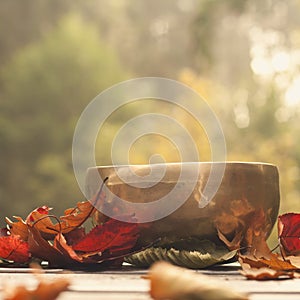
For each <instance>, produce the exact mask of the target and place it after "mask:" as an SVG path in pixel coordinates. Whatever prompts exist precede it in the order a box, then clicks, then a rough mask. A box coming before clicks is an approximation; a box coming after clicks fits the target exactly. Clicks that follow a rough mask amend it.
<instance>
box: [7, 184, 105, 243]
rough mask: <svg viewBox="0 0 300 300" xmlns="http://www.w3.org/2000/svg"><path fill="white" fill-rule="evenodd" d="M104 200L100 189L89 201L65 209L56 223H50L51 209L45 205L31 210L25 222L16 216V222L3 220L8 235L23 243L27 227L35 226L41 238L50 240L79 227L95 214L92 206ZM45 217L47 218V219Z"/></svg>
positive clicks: (26, 234)
mask: <svg viewBox="0 0 300 300" xmlns="http://www.w3.org/2000/svg"><path fill="white" fill-rule="evenodd" d="M104 198H105V195H104V193H103V192H102V188H100V190H99V192H98V193H97V194H96V195H95V196H94V197H93V198H92V199H91V200H90V201H83V202H78V203H77V205H76V207H74V208H68V209H66V210H65V214H64V215H63V216H61V217H60V218H59V219H58V221H59V222H56V223H53V222H52V219H51V215H50V214H49V212H50V211H51V209H52V208H49V207H48V206H45V205H44V206H41V207H38V208H36V209H35V210H33V211H32V212H31V213H30V214H29V215H28V216H27V218H26V219H25V221H24V220H23V219H22V218H21V217H16V216H14V219H16V221H12V220H10V219H9V218H6V219H5V220H6V223H7V224H8V226H9V228H10V229H9V230H10V233H11V234H13V235H19V236H20V237H21V239H22V240H24V241H27V239H28V227H27V225H31V226H35V227H36V228H37V229H38V230H39V231H40V233H41V234H42V236H44V237H46V238H51V237H54V236H55V235H56V234H57V233H59V232H61V233H68V232H71V231H72V230H75V229H76V228H78V227H80V226H81V225H82V224H83V223H84V222H85V221H86V220H87V219H88V218H89V217H90V216H91V215H92V214H93V213H94V212H95V208H94V206H95V205H96V204H97V203H98V202H99V201H102V200H103V199H104ZM47 216H49V217H48V218H47ZM54 217H55V216H54ZM55 218H56V217H55ZM56 219H57V218H56Z"/></svg>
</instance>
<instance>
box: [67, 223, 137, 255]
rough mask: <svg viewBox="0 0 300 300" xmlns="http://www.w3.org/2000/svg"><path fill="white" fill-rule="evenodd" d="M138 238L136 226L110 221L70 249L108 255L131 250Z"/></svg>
mask: <svg viewBox="0 0 300 300" xmlns="http://www.w3.org/2000/svg"><path fill="white" fill-rule="evenodd" d="M137 238H138V224H136V223H127V222H122V221H118V220H116V219H110V220H109V221H107V222H106V223H104V224H103V225H97V226H96V227H95V228H94V229H92V230H91V232H89V233H88V234H87V235H86V236H85V237H84V238H83V239H81V240H80V241H79V242H77V243H75V244H74V245H73V246H72V247H73V249H74V250H76V251H82V252H104V251H105V250H109V252H110V253H113V252H119V251H122V250H125V251H126V250H128V249H130V248H132V247H133V246H134V245H135V243H136V241H137Z"/></svg>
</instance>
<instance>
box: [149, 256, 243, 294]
mask: <svg viewBox="0 0 300 300" xmlns="http://www.w3.org/2000/svg"><path fill="white" fill-rule="evenodd" d="M149 279H150V295H151V297H152V298H153V299H155V300H182V299H194V300H197V299H198V300H203V299H205V300H215V299H218V300H225V299H226V300H246V299H248V297H247V296H246V295H244V294H241V293H238V292H236V291H234V290H233V289H232V288H230V287H228V286H226V285H225V284H222V283H220V282H219V281H215V280H213V279H211V278H210V277H209V276H206V275H203V274H199V273H191V272H189V271H188V270H186V269H183V268H180V267H175V266H173V265H171V264H169V263H167V262H156V263H155V264H154V265H153V266H152V267H151V268H150V271H149Z"/></svg>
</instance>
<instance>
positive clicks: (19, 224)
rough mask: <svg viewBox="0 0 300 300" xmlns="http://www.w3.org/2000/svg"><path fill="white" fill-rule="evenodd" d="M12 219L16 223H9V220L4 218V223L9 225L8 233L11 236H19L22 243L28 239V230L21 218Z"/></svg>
mask: <svg viewBox="0 0 300 300" xmlns="http://www.w3.org/2000/svg"><path fill="white" fill-rule="evenodd" d="M14 218H15V219H16V220H17V221H16V222H13V221H11V220H10V219H9V218H5V221H6V223H7V224H8V225H9V232H10V234H11V235H19V236H20V237H21V239H22V240H23V241H27V239H28V229H27V225H26V223H25V221H23V219H22V218H21V217H16V216H14Z"/></svg>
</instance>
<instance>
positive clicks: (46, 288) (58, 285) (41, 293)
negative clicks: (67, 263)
mask: <svg viewBox="0 0 300 300" xmlns="http://www.w3.org/2000/svg"><path fill="white" fill-rule="evenodd" d="M69 285H70V282H69V281H68V280H67V279H64V278H60V279H56V280H54V281H53V282H44V281H40V282H39V284H38V286H37V287H36V289H35V290H28V289H27V288H26V287H25V286H22V285H20V286H17V287H16V288H14V289H13V290H12V291H11V290H10V291H7V292H6V294H7V295H6V296H5V300H32V299H35V300H55V299H56V298H57V297H58V296H59V294H60V293H61V292H63V291H66V290H67V289H68V286H69ZM8 294H9V295H8Z"/></svg>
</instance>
